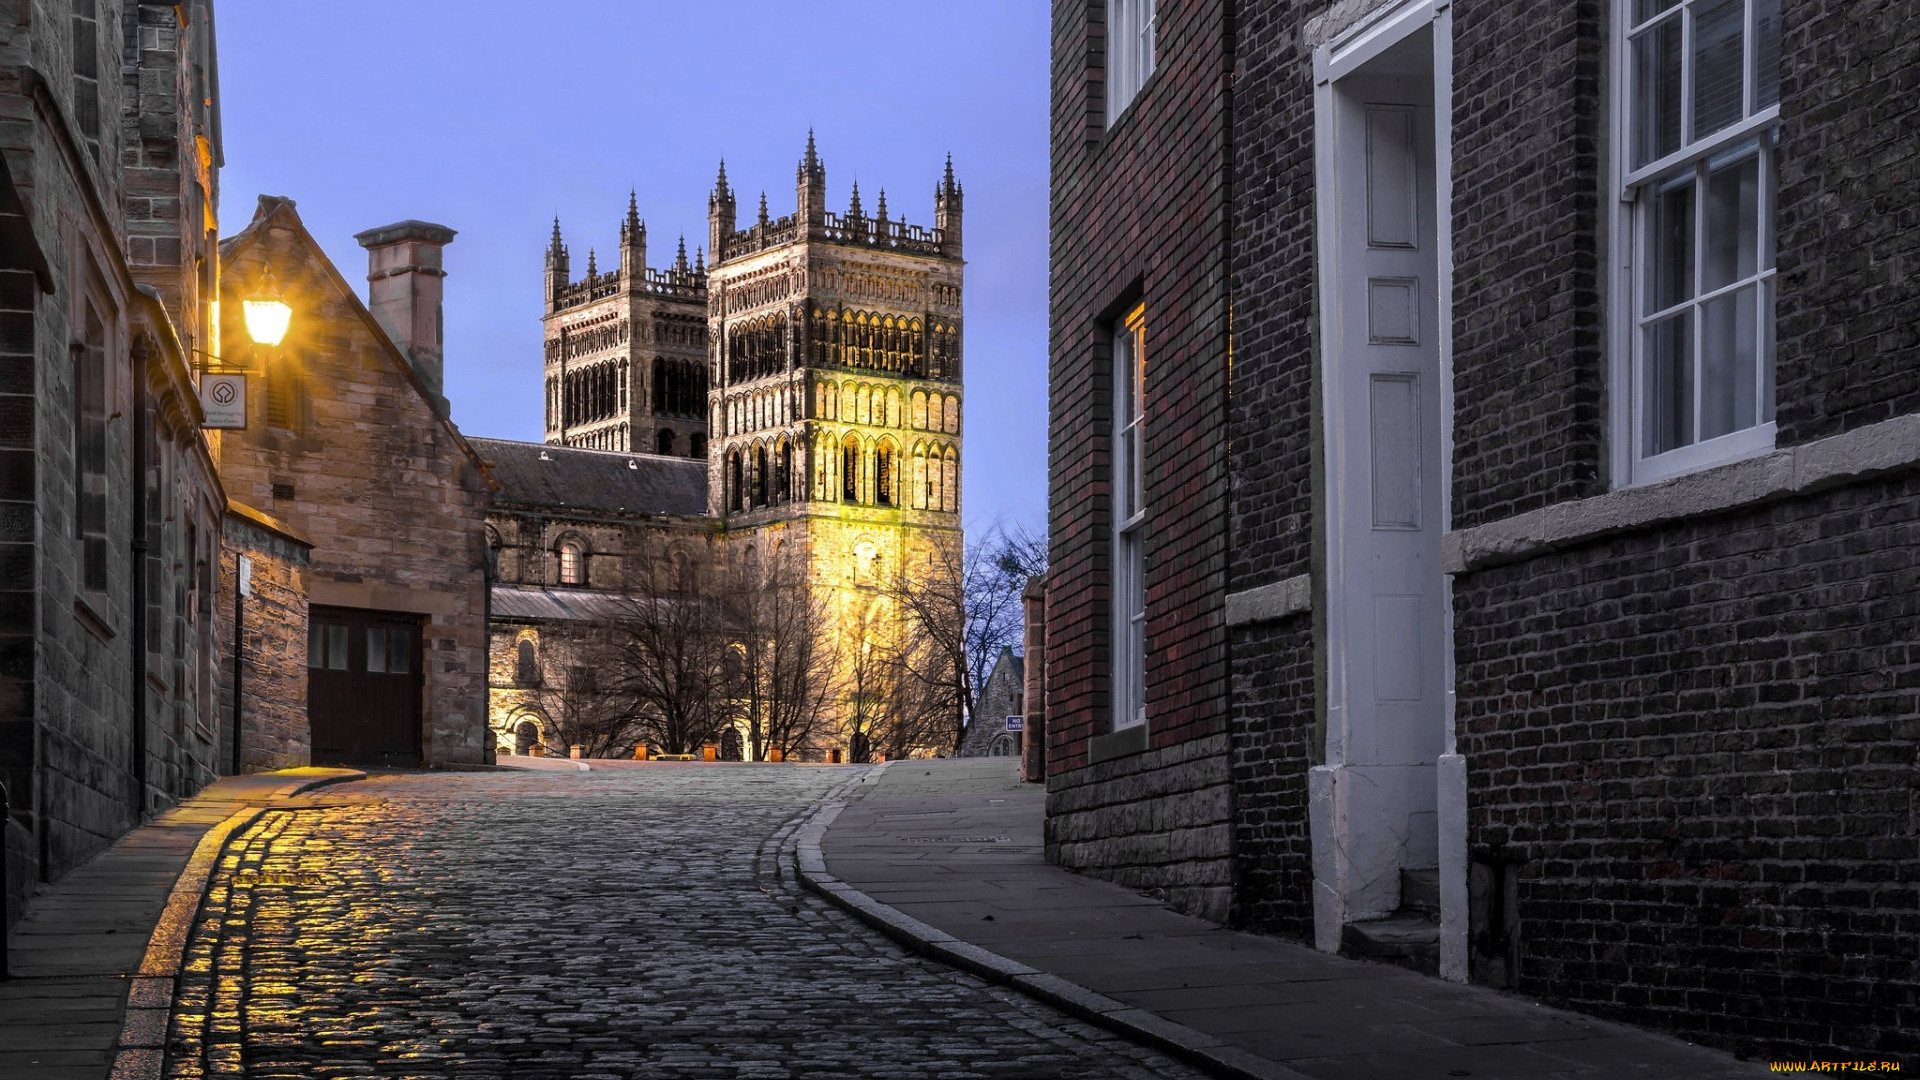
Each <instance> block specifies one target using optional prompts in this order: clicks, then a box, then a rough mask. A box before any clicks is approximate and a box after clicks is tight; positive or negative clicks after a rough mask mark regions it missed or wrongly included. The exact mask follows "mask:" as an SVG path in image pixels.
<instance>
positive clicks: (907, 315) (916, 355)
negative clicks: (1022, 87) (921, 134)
mask: <svg viewBox="0 0 1920 1080" xmlns="http://www.w3.org/2000/svg"><path fill="white" fill-rule="evenodd" d="M795 188H796V191H795V211H794V213H793V214H792V215H789V216H786V217H780V218H771V217H769V216H768V215H767V214H766V212H765V199H764V196H762V201H761V212H760V213H759V214H758V216H757V218H756V219H755V221H754V222H753V223H752V224H751V225H749V226H747V227H746V228H744V229H740V228H735V220H734V205H735V204H734V198H733V193H732V191H731V190H730V189H729V188H727V187H726V183H725V172H724V170H723V171H722V173H721V179H720V183H719V184H718V185H717V186H716V188H715V190H714V192H713V195H712V197H711V198H710V199H709V200H708V206H709V242H710V243H711V245H712V256H713V264H712V268H711V269H710V270H709V271H708V274H707V281H706V285H707V329H708V336H709V345H708V363H709V369H708V373H709V376H710V378H711V381H712V389H711V391H710V394H709V404H710V408H709V423H710V425H711V428H712V432H713V438H712V441H711V444H710V445H711V451H710V453H711V459H710V468H709V485H710V487H709V508H710V511H711V512H712V513H713V514H714V515H716V516H718V517H719V518H721V519H722V520H723V522H724V526H725V530H726V535H727V537H728V543H729V545H730V546H734V547H739V546H742V545H744V546H747V547H750V548H752V549H753V550H754V551H755V552H756V556H755V557H756V558H758V559H761V560H763V561H764V560H766V559H767V558H768V557H769V556H770V555H771V554H772V551H773V549H774V548H775V547H776V546H783V545H786V544H797V545H798V548H797V550H798V551H800V552H803V553H804V554H805V557H806V560H807V566H808V578H809V580H810V581H811V582H812V584H813V586H814V587H816V588H818V589H822V590H825V592H826V594H827V595H828V596H829V598H830V600H831V603H830V607H831V608H832V609H833V610H834V611H835V613H836V619H837V621H838V622H839V623H840V625H842V626H846V627H852V626H856V625H859V626H870V625H873V624H874V623H875V620H876V619H878V620H879V621H880V622H885V621H886V618H887V617H889V616H884V615H876V614H875V613H876V611H878V610H879V609H880V608H884V607H885V606H886V605H885V601H884V600H883V599H882V598H883V597H884V596H885V595H886V594H887V592H888V591H889V590H888V586H889V585H893V586H900V585H903V584H905V585H911V584H912V583H913V582H915V581H917V580H918V579H919V578H920V577H921V576H923V575H931V574H957V573H958V570H959V565H960V552H961V547H962V534H961V528H960V442H961V403H962V397H963V395H962V391H961V373H962V357H961V286H962V267H963V265H964V263H963V261H962V259H961V252H960V216H961V193H960V186H959V184H957V183H956V182H955V181H954V179H953V172H952V165H951V162H949V163H948V167H947V172H946V175H945V178H944V179H943V180H941V181H940V182H939V183H938V184H937V185H936V196H935V206H934V213H935V222H936V224H935V225H934V226H933V227H932V228H926V227H922V226H916V225H909V224H907V222H906V221H905V220H902V219H897V218H894V217H890V216H889V215H888V211H887V197H886V193H885V192H884V191H882V192H879V193H878V198H877V200H876V203H875V209H874V212H873V213H872V214H871V215H869V214H868V213H867V212H866V211H865V209H864V208H863V206H862V203H861V198H860V192H859V188H858V186H857V185H856V186H855V187H854V188H853V189H852V192H851V202H850V205H849V207H848V209H847V211H846V212H845V213H844V214H835V213H833V212H831V211H829V210H827V209H826V167H825V165H824V164H823V163H822V162H821V160H820V157H819V154H818V151H817V149H816V148H815V146H814V142H813V137H812V134H811V133H809V134H808V138H807V148H806V151H805V153H804V154H803V155H802V157H801V159H800V163H799V167H798V168H797V169H796V174H795ZM789 550H795V549H789ZM896 614H897V613H896ZM861 633H863V634H864V633H867V631H861ZM855 651H857V649H856V650H855ZM844 720H845V717H844V716H843V722H844Z"/></svg>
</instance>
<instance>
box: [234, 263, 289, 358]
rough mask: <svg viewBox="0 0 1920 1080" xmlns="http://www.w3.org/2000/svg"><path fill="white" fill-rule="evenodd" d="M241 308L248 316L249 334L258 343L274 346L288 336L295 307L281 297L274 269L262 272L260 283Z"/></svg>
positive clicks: (269, 346)
mask: <svg viewBox="0 0 1920 1080" xmlns="http://www.w3.org/2000/svg"><path fill="white" fill-rule="evenodd" d="M241 309H242V311H244V312H245V314H246V317H247V336H248V337H250V338H252V339H253V342H254V344H256V345H265V346H266V347H268V348H273V347H275V346H277V345H279V344H280V342H281V340H282V339H284V338H285V337H286V336H287V324H288V323H291V322H292V321H293V309H292V308H290V307H288V306H287V303H286V301H284V300H282V299H280V289H279V286H277V285H276V284H274V280H273V271H272V270H262V271H261V272H260V284H259V286H258V287H256V288H255V289H254V290H253V295H251V296H249V297H247V298H246V299H245V300H243V301H241Z"/></svg>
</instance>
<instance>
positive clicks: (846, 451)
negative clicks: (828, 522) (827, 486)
mask: <svg viewBox="0 0 1920 1080" xmlns="http://www.w3.org/2000/svg"><path fill="white" fill-rule="evenodd" d="M840 499H841V501H842V502H850V503H857V502H859V501H860V440H859V439H856V438H854V437H853V436H852V435H849V436H847V441H846V442H844V443H842V444H841V446H840Z"/></svg>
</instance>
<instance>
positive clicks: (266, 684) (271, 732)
mask: <svg viewBox="0 0 1920 1080" xmlns="http://www.w3.org/2000/svg"><path fill="white" fill-rule="evenodd" d="M224 526H225V528H224V535H225V539H226V544H225V548H224V550H223V551H222V553H221V558H220V597H219V603H218V605H217V609H216V615H217V616H218V620H217V622H216V626H217V632H218V638H219V642H220V649H221V664H220V673H219V677H220V719H219V723H220V730H221V732H222V734H223V736H224V737H225V738H224V739H223V742H224V743H225V747H224V753H223V755H222V760H221V762H220V771H221V772H223V773H232V772H268V771H271V770H274V769H292V768H299V767H302V766H305V765H308V764H311V758H310V755H309V750H310V748H311V745H312V743H311V739H310V735H311V732H310V730H309V728H308V725H307V567H308V562H309V559H310V552H311V550H312V549H311V546H310V545H308V544H307V543H306V542H305V541H304V540H302V539H301V538H299V537H298V536H295V535H293V534H291V533H290V532H289V531H288V530H287V529H286V527H285V526H284V525H282V524H281V523H279V522H276V521H274V520H273V519H272V518H269V517H266V516H265V515H263V514H261V513H260V512H259V511H257V510H251V509H248V508H246V507H242V506H239V505H238V504H235V505H234V506H233V507H231V508H230V509H229V510H228V513H227V516H226V520H225V522H224ZM243 555H244V556H246V557H247V559H248V560H249V561H250V562H251V563H252V566H251V569H250V571H249V576H250V578H251V582H252V595H250V596H247V597H244V598H240V608H239V610H240V614H239V618H240V627H241V633H240V635H239V639H240V650H241V655H240V668H239V670H240V697H241V701H240V711H239V716H240V722H239V745H240V763H239V768H238V769H235V768H234V761H233V743H232V742H231V741H230V740H231V739H232V738H233V733H234V705H233V678H234V657H233V650H234V646H235V634H234V618H235V599H236V589H237V585H238V573H239V560H240V557H241V556H243Z"/></svg>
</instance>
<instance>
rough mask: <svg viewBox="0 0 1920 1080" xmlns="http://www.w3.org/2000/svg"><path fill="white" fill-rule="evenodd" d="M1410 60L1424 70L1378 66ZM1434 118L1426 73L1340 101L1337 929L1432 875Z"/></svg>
mask: <svg viewBox="0 0 1920 1080" xmlns="http://www.w3.org/2000/svg"><path fill="white" fill-rule="evenodd" d="M1407 44H1416V43H1414V42H1409V43H1407ZM1429 48H1430V46H1429ZM1409 55H1412V56H1420V57H1422V58H1424V57H1425V56H1430V53H1427V52H1426V50H1425V49H1420V50H1417V51H1416V50H1413V49H1396V50H1392V51H1390V53H1389V54H1388V56H1386V57H1383V58H1382V59H1383V60H1390V59H1391V60H1396V61H1399V62H1400V63H1401V65H1403V66H1404V65H1405V64H1406V60H1405V58H1406V57H1407V56H1409ZM1429 62H1430V61H1429ZM1382 66H1387V65H1382ZM1431 101H1432V75H1431V68H1430V67H1429V68H1427V69H1426V70H1424V71H1421V70H1414V71H1405V70H1400V71H1389V72H1384V73H1376V72H1375V71H1374V70H1372V66H1371V65H1370V67H1369V68H1368V69H1363V70H1362V71H1361V72H1360V73H1358V74H1356V75H1353V76H1349V77H1347V78H1345V79H1341V80H1339V81H1338V82H1337V83H1335V84H1334V87H1333V93H1332V113H1333V115H1332V121H1333V123H1332V135H1333V147H1332V150H1333V158H1332V164H1333V172H1334V177H1333V179H1334V184H1333V191H1332V192H1331V194H1332V198H1333V209H1334V214H1333V225H1334V228H1333V233H1332V236H1331V237H1329V238H1327V239H1329V240H1331V242H1332V244H1333V251H1332V252H1331V253H1330V254H1331V256H1332V258H1331V259H1330V260H1329V261H1330V263H1331V267H1330V269H1331V271H1332V273H1331V275H1330V280H1329V281H1328V282H1327V285H1328V288H1327V290H1326V296H1327V299H1328V317H1329V319H1330V320H1331V321H1333V326H1332V327H1331V330H1332V334H1331V335H1330V337H1331V340H1330V342H1329V352H1328V356H1327V367H1326V372H1325V375H1326V380H1327V401H1328V408H1327V442H1328V456H1329V477H1328V478H1329V482H1330V487H1331V492H1330V494H1331V495H1332V499H1331V500H1330V507H1329V510H1330V513H1329V520H1328V526H1329V530H1330V531H1329V537H1328V549H1329V569H1330V573H1329V580H1328V584H1329V590H1330V596H1329V597H1328V600H1329V608H1330V618H1329V620H1328V627H1329V645H1330V660H1331V665H1330V673H1331V680H1330V683H1331V686H1330V698H1331V699H1332V700H1331V702H1330V704H1333V705H1335V706H1336V708H1335V709H1334V711H1332V712H1331V713H1330V717H1329V719H1330V722H1329V725H1328V733H1327V735H1328V746H1327V763H1328V767H1329V768H1330V769H1331V770H1333V771H1334V775H1333V777H1332V779H1333V781H1334V783H1335V786H1336V791H1337V796H1338V812H1337V818H1338V820H1339V822H1340V824H1339V825H1337V826H1336V831H1337V832H1338V833H1339V834H1340V835H1339V843H1338V847H1339V848H1340V860H1341V862H1342V863H1343V865H1342V866H1341V867H1340V868H1339V872H1338V874H1337V875H1336V876H1337V882H1336V883H1335V884H1334V888H1335V889H1336V891H1337V892H1338V893H1340V894H1341V895H1340V897H1339V901H1340V904H1339V906H1340V908H1341V921H1342V922H1349V921H1357V920H1361V919H1368V918H1377V917H1380V916H1383V915H1385V914H1387V913H1389V912H1391V911H1392V910H1393V909H1394V908H1396V907H1397V906H1399V902H1400V873H1399V872H1400V870H1402V869H1428V868H1432V867H1434V866H1436V865H1437V861H1438V850H1437V845H1438V832H1437V822H1436V817H1435V809H1436V801H1435V786H1434V785H1435V776H1434V771H1433V770H1434V766H1435V763H1436V761H1437V760H1438V758H1439V755H1440V754H1441V752H1442V750H1443V748H1444V738H1445V678H1444V677H1445V670H1446V669H1445V663H1446V657H1445V655H1444V652H1443V650H1444V644H1445V622H1444V620H1445V618H1446V601H1445V590H1444V584H1443V578H1442V574H1441V568H1440V536H1441V532H1442V528H1443V525H1444V516H1443V512H1442V511H1443V508H1442V506H1441V503H1440V499H1441V494H1442V483H1441V469H1442V468H1444V465H1445V459H1444V456H1443V449H1442V446H1441V425H1440V409H1441V407H1442V405H1443V402H1442V401H1441V400H1440V393H1441V380H1440V348H1439V345H1440V336H1439V333H1438V329H1437V314H1438V312H1439V309H1440V304H1439V294H1438V280H1439V279H1438V274H1437V265H1438V264H1437V260H1436V250H1437V245H1436V218H1437V207H1436V205H1435V197H1434V188H1435V183H1434V181H1435V176H1434V147H1433V134H1434V120H1433V109H1432V104H1431Z"/></svg>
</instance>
